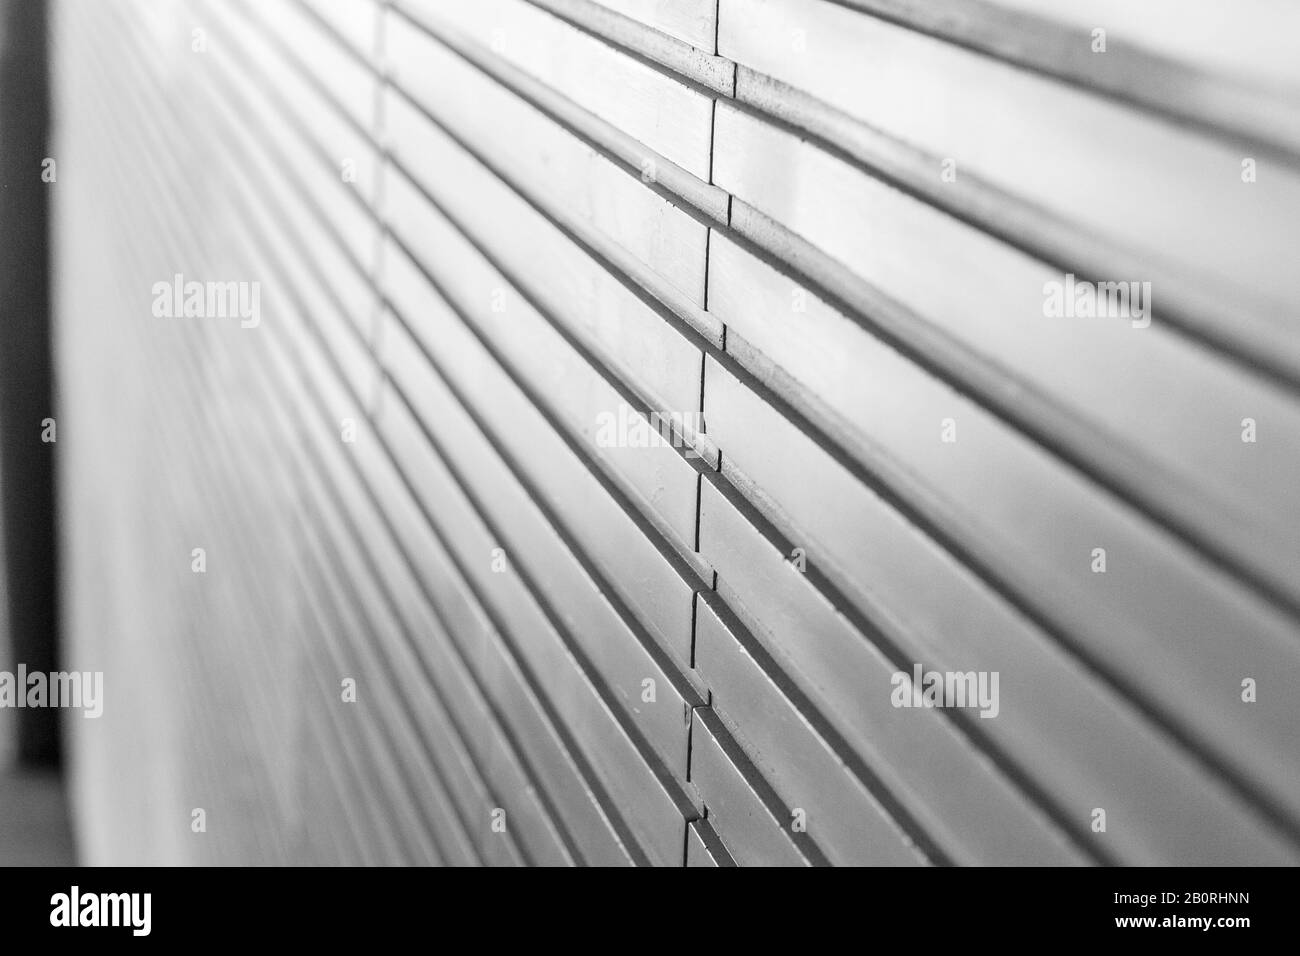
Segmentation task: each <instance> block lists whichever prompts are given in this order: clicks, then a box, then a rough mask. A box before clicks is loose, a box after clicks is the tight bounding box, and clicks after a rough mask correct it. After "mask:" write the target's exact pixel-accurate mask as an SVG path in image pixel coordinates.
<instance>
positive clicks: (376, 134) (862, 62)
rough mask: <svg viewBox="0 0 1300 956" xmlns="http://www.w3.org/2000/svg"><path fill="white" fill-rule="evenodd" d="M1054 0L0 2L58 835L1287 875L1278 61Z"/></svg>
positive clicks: (1297, 464)
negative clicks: (66, 605) (68, 660)
mask: <svg viewBox="0 0 1300 956" xmlns="http://www.w3.org/2000/svg"><path fill="white" fill-rule="evenodd" d="M1192 6H1199V4H1194V5H1192ZM1097 12H1098V15H1103V14H1109V15H1110V16H1111V17H1112V20H1111V23H1112V24H1113V25H1112V26H1111V28H1110V29H1109V30H1108V31H1107V35H1106V41H1105V42H1109V43H1110V44H1112V45H1113V47H1114V51H1113V55H1112V53H1111V52H1107V51H1106V50H1105V42H1103V48H1102V49H1101V50H1098V49H1097V48H1096V44H1097V37H1096V34H1095V32H1091V31H1090V30H1088V29H1086V28H1084V27H1083V26H1082V25H1081V24H1082V21H1081V20H1079V19H1078V18H1077V17H1066V16H1064V15H1062V16H1061V17H1059V18H1054V17H1053V16H1051V15H1048V14H1039V13H1031V12H1029V11H1028V9H1027V7H1026V5H1024V4H1021V3H1019V2H1014V0H979V2H970V3H958V2H956V0H952V2H948V0H945V2H944V3H936V4H925V3H921V2H913V0H673V2H671V3H658V4H651V3H643V2H639V0H483V2H482V3H477V2H476V3H472V4H463V5H440V4H438V3H435V2H431V0H388V2H384V0H176V2H175V3H169V4H167V5H165V6H162V5H159V4H156V3H152V2H149V0H103V2H98V0H56V2H55V3H54V30H53V36H54V44H55V47H54V61H55V89H56V121H57V137H56V140H55V146H54V155H55V157H57V159H58V163H59V178H58V181H57V184H55V185H54V186H53V187H52V188H53V189H54V197H55V198H54V203H55V211H56V217H55V221H56V242H57V246H56V248H57V253H56V292H57V312H56V314H57V334H58V340H59V343H60V349H59V356H60V358H59V362H60V369H59V370H60V373H61V381H62V382H63V386H62V399H61V410H60V417H61V422H62V428H61V431H60V440H59V444H60V448H59V452H60V454H61V455H62V456H63V461H62V464H61V468H62V470H63V473H64V474H65V475H66V476H67V478H66V482H65V486H64V489H63V495H64V504H65V506H66V511H67V513H68V515H69V524H68V527H69V528H71V529H72V530H71V531H69V532H68V540H67V543H68V545H69V546H70V550H71V553H72V555H73V559H72V560H71V561H70V562H69V569H68V571H67V577H66V580H65V588H66V589H67V591H68V593H69V594H70V595H71V597H72V604H71V621H70V627H69V630H70V633H71V635H72V643H71V647H72V648H73V654H74V655H75V656H76V657H77V659H79V660H84V661H86V662H87V664H86V665H84V666H85V668H86V669H102V670H103V671H104V672H105V673H106V678H107V682H108V694H109V695H110V696H109V703H108V708H107V709H106V715H105V718H104V719H103V721H102V722H96V723H94V725H93V726H90V725H89V722H87V725H85V726H83V725H82V722H80V721H78V722H76V724H75V726H74V728H73V731H74V733H73V735H72V745H73V754H74V759H78V760H79V761H80V762H81V766H82V767H83V768H84V770H83V771H82V772H80V773H79V774H78V776H77V778H76V779H77V782H76V784H75V787H77V788H80V793H81V796H82V798H83V799H81V800H80V801H78V803H79V805H80V807H81V809H80V810H79V811H78V813H79V820H78V823H79V826H80V828H81V829H82V831H83V833H86V834H88V835H89V838H88V839H85V840H84V843H85V845H86V847H87V850H88V853H89V856H90V857H91V861H92V862H109V861H111V862H130V861H138V862H220V863H234V862H305V863H363V864H377V863H428V864H445V865H518V864H525V865H527V864H533V865H565V864H593V865H609V864H626V863H631V864H658V865H682V866H685V865H735V864H740V865H749V864H774V865H786V864H789V865H808V864H812V865H824V864H850V865H852V864H876V863H878V864H886V865H918V864H920V865H925V864H938V865H943V864H952V863H957V864H1005V863H1029V864H1072V865H1073V864H1098V863H1100V864H1108V863H1125V864H1143V865H1163V864H1177V863H1191V864H1204V863H1234V864H1277V863H1291V864H1294V863H1297V862H1300V760H1298V759H1297V757H1296V752H1295V747H1294V739H1295V732H1296V728H1297V727H1300V696H1298V695H1296V694H1294V693H1291V692H1290V691H1291V689H1293V688H1295V687H1297V686H1300V623H1298V622H1300V507H1296V502H1295V498H1294V486H1295V475H1297V474H1300V350H1298V349H1297V343H1300V335H1298V334H1297V331H1298V330H1297V328H1296V325H1295V323H1296V319H1297V316H1298V315H1300V297H1297V294H1296V292H1295V286H1294V283H1293V282H1290V281H1289V280H1290V276H1289V275H1288V274H1287V273H1285V271H1283V270H1282V269H1281V268H1280V266H1281V264H1282V263H1283V260H1284V259H1285V254H1284V253H1285V250H1287V249H1290V250H1292V251H1293V250H1294V248H1296V243H1297V242H1300V233H1298V232H1297V230H1300V221H1298V220H1296V219H1295V217H1294V215H1293V213H1294V209H1295V206H1294V204H1293V203H1292V200H1293V199H1295V198H1296V197H1300V140H1297V139H1296V137H1295V135H1294V128H1293V127H1294V124H1293V123H1290V122H1288V121H1289V120H1294V119H1295V118H1296V117H1298V116H1300V83H1298V82H1297V77H1296V74H1295V70H1294V69H1293V68H1292V67H1288V66H1287V65H1286V64H1285V63H1283V62H1281V61H1280V60H1279V61H1276V62H1275V61H1273V60H1271V59H1269V58H1268V57H1267V56H1262V57H1261V59H1260V61H1259V62H1257V63H1254V64H1246V63H1239V64H1234V63H1233V62H1232V61H1231V60H1230V59H1225V57H1224V56H1222V55H1220V54H1219V53H1215V52H1213V51H1211V50H1209V48H1208V47H1206V46H1205V45H1204V44H1201V45H1199V46H1198V43H1200V41H1199V40H1198V39H1197V38H1196V37H1195V36H1190V37H1189V36H1183V35H1180V37H1181V39H1180V38H1175V37H1166V36H1164V35H1163V34H1161V33H1160V28H1161V25H1162V24H1161V21H1160V16H1161V14H1160V13H1159V11H1158V10H1157V11H1155V12H1151V13H1150V14H1149V19H1146V20H1144V19H1143V18H1142V17H1141V16H1138V15H1136V14H1127V13H1124V12H1123V11H1121V10H1120V8H1118V7H1112V6H1109V5H1107V4H1100V5H1099V6H1098V8H1097ZM1189 15H1190V14H1189ZM1100 25H1101V26H1103V27H1104V26H1106V24H1100ZM1239 26H1240V30H1238V31H1237V32H1234V33H1233V35H1232V37H1231V39H1232V42H1234V43H1237V42H1245V41H1246V40H1249V39H1250V29H1251V28H1250V26H1249V25H1244V26H1242V25H1239ZM1255 29H1257V30H1261V31H1264V30H1267V19H1266V18H1265V17H1262V16H1261V17H1259V18H1258V20H1257V26H1256V27H1255ZM1126 30H1128V31H1132V32H1131V33H1129V34H1126V33H1125V31H1126ZM1142 30H1146V31H1149V32H1148V33H1139V32H1138V31H1142ZM1243 37H1244V39H1243ZM837 40H838V41H839V45H837ZM1260 42H1261V44H1262V43H1263V39H1262V36H1261V38H1260ZM810 44H811V47H810ZM855 44H858V45H855ZM1261 48H1262V49H1265V47H1261ZM1266 49H1267V50H1272V49H1273V46H1271V45H1269V46H1267V47H1266ZM854 50H859V51H866V52H869V53H870V54H871V56H867V55H866V54H865V53H863V55H862V56H858V57H856V58H855V55H854V53H853V51H854ZM1107 57H1110V59H1107ZM927 71H928V72H927ZM922 83H926V84H931V85H932V88H927V89H926V90H922V92H921V93H917V92H916V90H917V89H920V88H921V87H919V86H916V85H915V84H922ZM891 84H896V88H892V89H891ZM927 90H928V92H927ZM1198 90H1199V91H1200V92H1199V93H1198V92H1197V91H1198ZM923 94H924V95H931V94H932V95H933V96H934V98H935V99H934V101H931V102H927V103H920V101H919V100H918V102H917V103H914V104H912V105H910V106H909V103H910V101H909V99H908V97H909V96H922V95H923ZM927 106H928V107H932V108H933V110H932V111H929V110H927V109H926V108H925V107H927ZM945 108H951V109H952V110H953V111H954V113H953V114H952V115H947V114H945V113H944V109H945ZM1035 110H1041V112H1038V113H1036V112H1034V111H1035ZM1052 110H1057V111H1058V112H1057V113H1056V114H1052V112H1051V111H1052ZM981 111H983V113H981ZM957 114H960V115H957ZM981 115H982V116H983V117H984V118H983V119H980V118H979V117H980V116H981ZM1076 119H1077V120H1078V131H1077V134H1076V135H1075V137H1074V138H1073V139H1071V138H1068V132H1069V129H1070V123H1071V122H1072V121H1073V120H1076ZM1038 128H1042V129H1048V130H1051V131H1054V132H1053V135H1055V131H1059V130H1065V131H1066V133H1067V138H1066V139H1064V140H1062V141H1060V142H1056V141H1053V142H1052V143H1051V144H1050V145H1042V144H1039V145H1040V146H1041V147H1042V148H1040V149H1035V142H1034V139H1033V133H1034V130H1035V129H1038ZM1108 136H1113V137H1116V138H1118V139H1119V140H1120V142H1121V143H1122V144H1128V145H1129V146H1130V147H1131V148H1129V149H1128V150H1122V152H1123V153H1124V155H1123V156H1122V158H1121V157H1118V156H1117V155H1116V152H1115V149H1114V143H1113V142H1111V141H1110V140H1108V139H1107V138H1106V137H1108ZM1246 161H1249V163H1250V167H1249V168H1250V170H1251V172H1252V174H1254V173H1256V172H1257V178H1255V177H1254V176H1253V175H1252V178H1250V179H1247V177H1246V175H1245V170H1246V166H1245V165H1244V163H1245V162H1246ZM1035 164H1037V165H1035ZM1080 170H1091V171H1092V172H1093V173H1095V175H1091V174H1090V175H1088V176H1083V175H1082V173H1080ZM1198 201H1203V202H1204V203H1205V204H1206V205H1207V209H1208V210H1209V212H1207V215H1209V216H1211V217H1212V219H1211V221H1209V222H1201V223H1197V222H1193V221H1189V222H1188V223H1187V228H1186V230H1185V236H1180V235H1179V233H1180V230H1181V229H1182V219H1181V218H1180V216H1181V215H1182V214H1183V211H1184V210H1185V209H1188V208H1192V207H1194V206H1195V204H1196V203H1197V202H1198ZM87 208H99V209H102V214H101V215H99V216H95V217H91V216H87V214H86V212H85V210H86V209H87ZM1126 224H1127V225H1126ZM1279 250H1281V251H1279ZM174 277H182V278H181V279H176V281H177V282H182V281H188V280H193V281H198V282H201V283H202V282H220V283H227V282H231V283H235V284H236V285H239V286H240V291H243V290H244V289H245V288H246V287H248V286H252V285H255V286H256V288H257V290H258V292H259V294H260V300H259V303H260V304H259V306H258V311H257V314H256V316H255V318H256V321H255V322H253V321H251V320H252V319H253V318H254V316H252V315H226V314H223V315H211V314H208V313H207V312H205V303H204V302H200V303H199V304H198V306H197V307H196V308H195V309H194V310H193V311H191V310H190V309H189V308H188V307H183V308H182V309H181V311H180V313H179V314H176V315H172V316H166V315H163V314H160V311H159V301H161V300H167V302H170V300H171V291H170V290H171V287H172V284H173V279H174ZM1076 280H1077V281H1079V282H1086V281H1094V282H1099V283H1100V282H1104V281H1110V282H1125V283H1127V282H1129V281H1130V280H1137V281H1138V283H1139V284H1140V282H1141V281H1143V280H1145V281H1148V282H1150V283H1151V285H1150V286H1149V287H1148V288H1153V289H1154V293H1150V292H1148V293H1147V298H1146V300H1145V305H1146V309H1147V312H1146V318H1147V319H1149V320H1150V321H1149V323H1148V324H1147V325H1146V326H1143V325H1141V324H1140V323H1139V322H1137V321H1134V322H1132V323H1130V322H1129V318H1130V316H1127V315H1126V316H1123V317H1111V318H1109V319H1105V318H1087V317H1082V316H1080V317H1078V318H1073V317H1063V316H1055V317H1054V316H1051V315H1049V314H1048V312H1047V300H1046V297H1047V296H1048V294H1049V291H1048V288H1049V286H1051V284H1052V283H1054V282H1058V281H1059V282H1061V283H1065V282H1070V283H1073V282H1075V281H1076ZM155 286H160V287H161V288H162V289H163V291H162V292H161V293H159V292H157V291H156V290H155ZM182 293H183V290H182ZM1152 295H1154V301H1155V302H1156V303H1157V304H1156V305H1155V307H1154V308H1153V307H1152V301H1153V300H1152V298H1151V296H1152ZM180 298H181V299H182V300H183V299H184V298H185V296H184V294H182V295H181V296H180ZM238 301H239V300H238V299H236V302H238ZM151 303H152V307H151ZM1070 314H1071V316H1072V315H1073V312H1071V313H1070ZM241 318H242V319H244V320H249V321H242V322H241ZM245 326H246V327H245ZM1248 422H1249V425H1248V424H1247V423H1248ZM1256 429H1257V430H1258V434H1257V435H1256V433H1255V431H1256ZM1246 433H1249V435H1250V438H1249V440H1246V439H1245V435H1246ZM661 436H662V437H661ZM196 549H202V550H201V552H200V551H198V550H196ZM200 555H201V556H200ZM200 565H203V567H202V569H201V573H200V567H199V566H200ZM151 650H152V651H153V656H149V654H150V651H151ZM92 665H94V666H92ZM914 667H917V668H920V669H922V670H923V671H928V670H938V671H948V672H955V673H958V674H965V673H972V674H978V675H979V677H978V678H977V682H978V680H979V679H983V678H984V677H987V676H989V675H996V676H997V677H1000V679H1001V683H1000V691H999V690H997V688H998V687H999V685H998V684H994V685H993V687H994V688H995V690H994V698H993V700H992V701H990V702H985V703H986V706H984V707H983V710H984V712H985V713H981V709H980V708H978V707H966V708H956V707H936V708H930V707H921V706H917V707H912V706H899V704H900V703H906V704H913V703H917V702H919V701H920V697H921V695H920V693H919V691H918V692H917V693H916V695H915V697H914V696H913V694H912V693H911V684H910V675H912V673H913V668H914ZM899 675H903V677H902V679H901V683H900V681H899V680H898V676H899ZM1246 683H1251V687H1252V688H1254V687H1255V685H1256V684H1257V685H1258V690H1257V694H1258V696H1257V698H1256V697H1250V699H1249V700H1248V699H1247V692H1246V691H1245V690H1244V689H1243V688H1244V686H1245V684H1246ZM900 688H901V691H902V693H901V695H900ZM990 708H991V709H992V710H993V711H995V712H996V713H995V714H991V713H987V712H988V711H989V710H990ZM985 714H987V716H989V717H990V718H991V719H988V720H986V719H984V717H985ZM160 717H162V719H166V720H170V721H172V722H173V723H172V724H171V725H170V726H168V727H166V728H160V727H158V726H157V721H158V720H159V719H160ZM119 768H129V770H130V771H131V772H130V773H126V774H123V773H121V772H120V771H119ZM92 792H93V793H96V794H99V795H100V803H101V804H102V803H103V795H104V794H107V807H108V809H107V810H105V809H102V808H99V809H96V804H95V801H92V800H91V799H89V796H90V794H91V793H92ZM74 795H75V791H74ZM1171 807H1177V808H1178V813H1177V814H1176V815H1173V814H1171V813H1170V812H1169V808H1171ZM198 809H203V810H204V811H205V819H206V821H207V825H206V829H204V830H196V829H195V828H194V826H193V821H194V820H195V811H196V810H198ZM1099 813H1100V817H1099ZM159 817H161V818H164V819H165V820H166V821H167V822H166V824H165V825H164V826H162V827H161V828H159V826H158V825H157V823H156V821H157V819H158V818H159ZM1099 819H1104V820H1105V823H1104V824H1101V825H1100V826H1099V822H1098V821H1099Z"/></svg>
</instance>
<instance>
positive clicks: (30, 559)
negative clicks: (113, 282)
mask: <svg viewBox="0 0 1300 956" xmlns="http://www.w3.org/2000/svg"><path fill="white" fill-rule="evenodd" d="M0 23H2V24H3V25H2V26H0V43H2V44H3V45H2V46H0V500H2V501H3V509H4V512H3V525H4V554H5V562H4V570H3V573H4V574H5V578H6V580H5V589H6V591H7V595H8V620H9V639H10V642H11V651H12V658H13V663H14V665H15V668H16V667H17V665H18V664H25V665H26V666H27V669H28V670H29V671H38V670H39V671H46V672H48V671H52V670H55V669H56V668H57V663H58V658H59V654H58V646H57V645H58V560H57V554H56V536H55V493H54V447H55V446H54V444H53V443H47V442H45V441H43V440H42V421H43V420H44V419H46V418H55V417H56V416H55V411H54V387H53V360H52V358H53V352H52V335H51V323H50V295H49V292H50V278H49V259H50V256H49V222H48V218H49V217H48V211H49V196H48V193H47V190H50V189H53V188H55V184H54V183H46V182H44V181H43V179H42V175H41V174H42V163H43V160H44V159H45V158H46V157H49V156H50V153H49V143H48V137H49V125H50V124H49V100H50V84H49V73H48V50H47V35H48V25H47V5H46V2H45V0H0ZM54 158H55V159H57V157H54ZM56 173H57V169H56ZM55 437H56V438H57V437H58V436H57V424H56V435H55ZM18 756H19V759H20V760H22V761H23V762H25V763H28V764H46V765H54V764H58V762H59V759H60V741H59V723H58V711H57V710H56V709H54V708H45V707H42V708H23V709H21V710H19V711H18Z"/></svg>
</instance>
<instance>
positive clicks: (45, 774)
mask: <svg viewBox="0 0 1300 956" xmlns="http://www.w3.org/2000/svg"><path fill="white" fill-rule="evenodd" d="M75 863H76V856H75V853H74V849H73V844H72V830H71V827H70V826H69V823H68V808H67V804H66V802H65V800H64V797H63V787H62V785H61V784H60V782H59V778H58V776H57V775H56V774H54V773H52V772H49V771H31V770H19V769H17V768H14V767H5V768H4V769H0V866H72V865H73V864H75Z"/></svg>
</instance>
